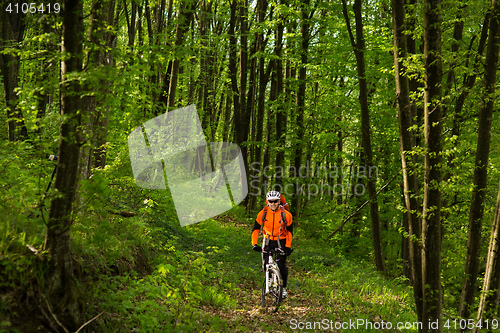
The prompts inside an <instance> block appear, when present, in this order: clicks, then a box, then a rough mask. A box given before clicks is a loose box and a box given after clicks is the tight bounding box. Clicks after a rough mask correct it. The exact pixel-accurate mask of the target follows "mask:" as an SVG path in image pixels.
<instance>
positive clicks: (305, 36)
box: [291, 0, 314, 215]
mask: <svg viewBox="0 0 500 333" xmlns="http://www.w3.org/2000/svg"><path fill="white" fill-rule="evenodd" d="M301 6H302V9H301V22H300V41H301V44H300V49H299V50H300V51H299V52H300V67H299V77H298V81H299V82H298V83H299V87H298V90H297V118H296V119H295V123H296V128H297V144H296V148H295V160H294V167H295V172H296V173H297V174H298V173H299V171H300V168H301V166H302V155H303V151H304V142H303V141H304V134H305V129H304V114H305V112H306V110H305V108H306V87H307V81H306V80H307V63H308V61H309V44H310V38H311V36H310V29H311V25H310V23H309V20H310V18H311V17H312V15H313V13H314V11H311V8H309V7H310V1H309V0H305V1H303V2H302V4H301ZM310 11H311V13H309V12H310ZM308 162H309V161H308ZM299 178H300V177H297V179H299ZM298 185H300V184H298ZM298 185H296V186H298ZM299 192H300V191H299V189H298V188H295V195H294V197H293V198H292V206H291V209H292V210H293V212H294V213H295V214H296V215H300V210H301V209H300V196H299Z"/></svg>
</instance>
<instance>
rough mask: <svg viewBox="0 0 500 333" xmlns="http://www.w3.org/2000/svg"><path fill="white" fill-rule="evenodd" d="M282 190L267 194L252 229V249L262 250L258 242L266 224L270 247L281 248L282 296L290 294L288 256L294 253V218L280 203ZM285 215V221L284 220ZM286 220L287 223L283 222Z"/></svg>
mask: <svg viewBox="0 0 500 333" xmlns="http://www.w3.org/2000/svg"><path fill="white" fill-rule="evenodd" d="M280 199H281V196H280V192H278V191H269V192H268V193H267V195H266V202H267V205H266V207H264V208H263V209H262V210H261V211H260V212H259V214H257V218H256V219H255V223H254V226H253V229H252V249H253V250H254V251H257V252H262V248H261V247H260V246H259V245H258V244H257V241H258V238H259V230H260V227H261V226H262V225H264V228H263V233H264V235H268V236H269V244H268V246H269V249H270V250H272V249H276V248H278V247H279V248H281V249H282V250H283V255H278V256H277V258H276V263H277V264H278V267H279V269H280V272H281V276H282V278H283V294H282V298H286V297H287V296H288V292H287V290H286V284H287V280H288V268H287V267H286V256H289V255H290V254H291V253H292V249H291V248H290V246H291V245H292V238H293V220H292V214H291V213H290V212H289V211H288V210H286V209H284V208H283V206H282V205H280ZM283 217H284V218H285V221H283ZM283 222H285V223H283ZM280 230H281V234H280ZM267 261H268V257H267V256H264V266H265V265H266V264H267Z"/></svg>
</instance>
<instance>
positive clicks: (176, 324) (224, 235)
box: [90, 210, 416, 332]
mask: <svg viewBox="0 0 500 333" xmlns="http://www.w3.org/2000/svg"><path fill="white" fill-rule="evenodd" d="M242 216H243V214H242V213H241V212H239V211H238V210H236V211H233V212H232V213H229V214H226V215H224V216H221V217H219V218H217V219H216V220H215V219H211V220H208V221H205V222H201V223H198V224H194V225H192V226H188V227H187V228H183V229H180V230H179V232H178V236H175V237H172V236H171V234H170V233H169V234H167V233H162V231H161V230H162V229H156V231H155V232H154V235H153V236H152V237H153V239H154V240H155V241H157V242H158V243H161V246H160V247H159V248H157V249H156V253H155V256H154V259H153V260H152V262H151V267H152V270H151V272H150V273H149V274H142V275H141V274H138V273H136V272H135V271H131V272H129V273H127V274H125V275H117V276H103V277H102V278H100V279H99V282H98V283H97V285H96V286H95V288H94V289H93V293H92V299H93V301H92V310H91V311H90V313H93V314H94V315H97V314H98V313H100V312H103V314H102V315H101V316H100V317H99V318H98V319H97V320H95V323H93V324H92V325H93V329H94V330H95V331H97V332H114V331H116V330H117V329H118V330H121V331H122V330H126V331H130V332H134V331H136V332H229V331H231V332H247V331H252V332H292V331H294V329H296V330H302V328H303V329H305V330H306V331H307V328H308V325H309V328H310V329H313V328H314V324H316V328H318V327H322V328H325V327H328V328H333V331H338V330H336V329H335V327H341V326H339V325H342V324H343V325H344V326H345V327H346V323H351V326H350V327H351V328H352V323H353V322H355V323H356V325H358V326H357V327H356V331H364V332H371V331H373V332H375V331H380V329H376V328H380V327H381V326H380V325H382V323H386V326H387V325H388V323H391V325H396V323H398V322H402V323H412V322H415V321H416V316H415V313H414V311H413V309H412V304H413V297H412V294H411V290H410V288H409V286H408V283H407V282H406V281H401V280H388V279H386V278H384V277H382V276H380V275H379V274H378V273H377V272H375V271H374V270H373V269H372V267H371V265H370V264H368V263H362V262H356V263H354V262H351V261H349V260H347V259H346V258H344V257H342V256H338V255H336V254H335V253H333V250H328V246H325V244H319V243H318V242H317V241H315V240H305V239H303V238H301V237H302V234H301V231H300V229H299V230H297V231H296V234H297V235H296V236H295V239H294V245H295V246H294V247H295V249H296V250H295V252H294V253H293V255H292V256H291V257H290V261H289V267H290V277H289V286H288V289H289V295H290V297H289V299H288V300H286V301H285V302H284V304H283V306H282V307H281V308H280V311H279V312H278V313H277V314H274V315H268V314H264V313H261V312H260V307H259V305H260V286H261V280H262V273H261V272H260V265H261V263H260V256H259V255H258V254H256V253H255V252H252V251H251V247H250V228H251V224H252V223H251V221H250V220H249V219H248V218H244V217H242ZM172 227H173V226H170V228H172ZM173 228H177V227H173ZM361 320H363V322H361ZM361 323H363V325H364V326H359V324H361ZM320 325H321V326H320ZM370 325H371V327H372V329H370ZM349 329H350V328H347V331H348V330H349ZM340 331H345V330H344V329H340ZM390 331H394V329H393V330H390ZM404 331H405V332H410V331H416V330H404Z"/></svg>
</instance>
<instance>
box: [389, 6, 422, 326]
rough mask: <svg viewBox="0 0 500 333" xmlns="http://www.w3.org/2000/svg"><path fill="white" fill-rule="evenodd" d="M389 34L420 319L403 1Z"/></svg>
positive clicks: (411, 263) (419, 267)
mask: <svg viewBox="0 0 500 333" xmlns="http://www.w3.org/2000/svg"><path fill="white" fill-rule="evenodd" d="M392 14H393V32H394V69H395V78H396V99H397V107H398V122H399V150H400V155H401V164H402V168H403V198H404V203H405V208H406V213H405V220H406V222H407V228H408V230H407V231H408V238H407V239H405V240H406V243H407V244H408V249H406V248H405V249H404V251H408V259H409V266H410V276H411V281H412V283H413V294H414V298H415V305H416V309H417V317H418V319H419V320H420V321H421V320H422V309H423V303H422V301H423V289H422V287H423V285H422V258H421V251H422V249H421V246H420V244H419V242H418V240H419V239H420V236H421V230H420V219H419V216H418V212H419V210H420V205H419V203H418V201H417V196H418V192H419V190H418V179H417V176H416V173H415V170H414V169H415V167H414V165H415V160H414V159H413V158H412V154H411V152H412V150H413V147H414V146H415V140H414V137H413V135H414V133H413V130H412V126H413V121H412V105H411V102H410V83H409V80H408V78H407V77H406V76H405V75H404V73H405V67H404V65H403V63H404V60H405V59H406V57H407V55H408V52H407V44H406V42H407V36H406V34H405V1H404V0H392Z"/></svg>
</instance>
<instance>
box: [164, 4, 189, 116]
mask: <svg viewBox="0 0 500 333" xmlns="http://www.w3.org/2000/svg"><path fill="white" fill-rule="evenodd" d="M195 5H196V3H195V0H184V1H183V3H182V4H179V19H178V22H177V28H176V31H175V46H174V50H175V52H176V53H177V52H178V51H179V48H180V46H181V45H182V43H183V42H184V34H185V33H186V31H188V29H189V25H190V24H191V21H192V20H193V17H194V8H195ZM180 61H181V60H180V59H179V55H177V54H176V56H175V58H174V60H173V62H172V74H171V77H170V87H169V89H168V103H167V106H168V107H169V108H172V107H173V106H175V93H176V91H177V81H178V76H179V65H180Z"/></svg>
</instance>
